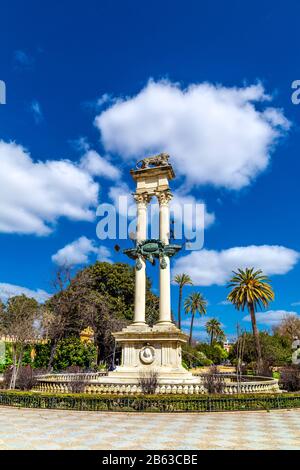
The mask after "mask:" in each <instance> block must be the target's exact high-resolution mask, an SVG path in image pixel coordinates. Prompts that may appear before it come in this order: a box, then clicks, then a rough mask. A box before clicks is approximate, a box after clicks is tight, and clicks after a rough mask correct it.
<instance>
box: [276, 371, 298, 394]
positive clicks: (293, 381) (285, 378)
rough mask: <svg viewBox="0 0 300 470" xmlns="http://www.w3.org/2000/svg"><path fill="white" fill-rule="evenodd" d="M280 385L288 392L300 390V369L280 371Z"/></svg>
mask: <svg viewBox="0 0 300 470" xmlns="http://www.w3.org/2000/svg"><path fill="white" fill-rule="evenodd" d="M279 385H280V386H281V387H282V388H283V389H284V390H287V391H288V392H297V391H299V390H300V367H299V366H297V365H295V366H290V367H286V368H284V369H282V370H281V371H280V380H279Z"/></svg>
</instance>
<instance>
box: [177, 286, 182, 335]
mask: <svg viewBox="0 0 300 470" xmlns="http://www.w3.org/2000/svg"><path fill="white" fill-rule="evenodd" d="M181 302H182V287H181V286H180V287H179V298H178V328H179V329H180V330H181Z"/></svg>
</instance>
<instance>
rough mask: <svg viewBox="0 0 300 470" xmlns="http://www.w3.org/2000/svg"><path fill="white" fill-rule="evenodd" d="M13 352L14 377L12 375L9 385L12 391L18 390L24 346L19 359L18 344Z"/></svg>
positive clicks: (14, 346)
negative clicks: (17, 384)
mask: <svg viewBox="0 0 300 470" xmlns="http://www.w3.org/2000/svg"><path fill="white" fill-rule="evenodd" d="M12 352H13V369H12V375H11V379H10V384H9V389H10V390H14V389H15V388H16V383H17V378H18V373H19V369H20V366H21V363H22V359H23V346H22V347H21V350H20V353H19V357H18V348H17V345H16V344H14V345H13V350H12Z"/></svg>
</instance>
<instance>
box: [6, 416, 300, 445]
mask: <svg viewBox="0 0 300 470" xmlns="http://www.w3.org/2000/svg"><path fill="white" fill-rule="evenodd" d="M0 449H105V450H118V449H120V450H121V449H123V450H130V449H134V450H135V449H153V450H159V449H163V450H176V449H177V450H186V449H235V450H237V449H300V409H297V410H290V411H288V410H284V411H271V412H269V413H268V412H266V411H252V412H236V413H232V412H227V413H199V414H196V413H194V414H192V413H184V414H175V413H174V414H158V413H102V412H98V413H96V412H78V411H60V410H59V411H56V410H32V409H16V408H6V407H0Z"/></svg>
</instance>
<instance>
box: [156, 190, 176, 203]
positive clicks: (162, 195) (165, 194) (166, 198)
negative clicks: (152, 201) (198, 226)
mask: <svg viewBox="0 0 300 470" xmlns="http://www.w3.org/2000/svg"><path fill="white" fill-rule="evenodd" d="M156 197H157V199H158V202H159V205H160V206H167V205H168V204H169V202H170V201H171V199H172V197H173V194H172V193H171V191H170V189H165V190H163V191H157V193H156Z"/></svg>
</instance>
